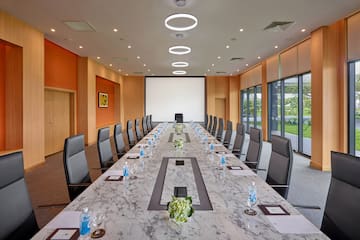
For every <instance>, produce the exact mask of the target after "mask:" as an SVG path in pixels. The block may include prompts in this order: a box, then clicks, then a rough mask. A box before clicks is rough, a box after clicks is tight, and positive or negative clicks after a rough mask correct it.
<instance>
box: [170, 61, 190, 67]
mask: <svg viewBox="0 0 360 240" xmlns="http://www.w3.org/2000/svg"><path fill="white" fill-rule="evenodd" d="M171 66H173V67H188V66H189V63H188V62H173V63H171Z"/></svg>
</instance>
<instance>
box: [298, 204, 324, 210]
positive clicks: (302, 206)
mask: <svg viewBox="0 0 360 240" xmlns="http://www.w3.org/2000/svg"><path fill="white" fill-rule="evenodd" d="M292 205H293V207H296V208H304V209H314V210H321V207H319V206H315V205H298V204H292Z"/></svg>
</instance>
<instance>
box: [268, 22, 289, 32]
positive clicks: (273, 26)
mask: <svg viewBox="0 0 360 240" xmlns="http://www.w3.org/2000/svg"><path fill="white" fill-rule="evenodd" d="M293 24H294V22H292V21H275V22H272V23H270V24H269V25H267V26H266V27H265V28H264V31H270V32H283V31H285V30H286V29H288V28H289V27H290V26H291V25H293Z"/></svg>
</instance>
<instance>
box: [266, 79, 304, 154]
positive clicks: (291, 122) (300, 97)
mask: <svg viewBox="0 0 360 240" xmlns="http://www.w3.org/2000/svg"><path fill="white" fill-rule="evenodd" d="M268 91H269V129H270V131H269V139H271V135H272V134H274V135H280V136H285V137H287V138H289V139H290V140H291V144H292V147H293V149H294V150H295V151H298V152H301V153H304V154H306V155H309V156H310V155H311V74H310V73H306V74H302V75H298V76H294V77H289V78H286V79H283V80H280V81H276V82H272V83H269V89H268Z"/></svg>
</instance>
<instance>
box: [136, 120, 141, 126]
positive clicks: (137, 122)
mask: <svg viewBox="0 0 360 240" xmlns="http://www.w3.org/2000/svg"><path fill="white" fill-rule="evenodd" d="M139 124H140V120H139V119H138V118H137V119H135V126H139Z"/></svg>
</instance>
